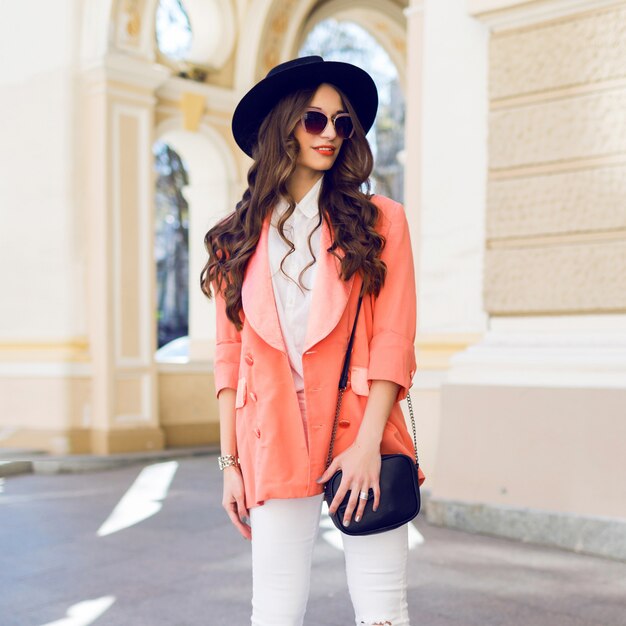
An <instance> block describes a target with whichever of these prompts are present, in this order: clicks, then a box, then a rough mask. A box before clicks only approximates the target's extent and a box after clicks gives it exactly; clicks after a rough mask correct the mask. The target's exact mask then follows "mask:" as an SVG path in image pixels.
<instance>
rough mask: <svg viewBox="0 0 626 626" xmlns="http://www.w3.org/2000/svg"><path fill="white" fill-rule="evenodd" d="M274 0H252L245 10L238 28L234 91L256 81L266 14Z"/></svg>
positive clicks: (243, 88)
mask: <svg viewBox="0 0 626 626" xmlns="http://www.w3.org/2000/svg"><path fill="white" fill-rule="evenodd" d="M275 1H276V0H254V2H251V3H250V5H249V7H248V9H247V10H246V12H245V19H244V20H243V21H242V23H241V27H240V29H239V39H238V40H237V59H236V61H235V81H234V83H235V91H236V92H237V93H238V94H243V93H244V92H245V91H246V90H247V89H249V88H250V87H251V86H252V85H253V83H254V82H255V81H256V79H257V76H256V69H257V65H258V57H259V52H260V50H261V49H262V47H263V46H262V40H263V36H264V34H265V29H266V22H267V16H268V15H269V13H270V11H271V10H272V7H273V5H274V3H275Z"/></svg>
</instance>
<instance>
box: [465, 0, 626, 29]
mask: <svg viewBox="0 0 626 626" xmlns="http://www.w3.org/2000/svg"><path fill="white" fill-rule="evenodd" d="M618 4H623V0H622V2H620V1H619V0H467V11H468V13H469V14H470V15H471V16H473V17H475V18H476V19H478V20H480V21H481V22H483V23H484V24H485V25H486V26H488V27H489V28H490V29H491V30H492V31H500V30H506V29H512V28H522V27H525V26H532V25H535V24H541V23H543V22H546V21H548V20H554V19H558V18H562V17H566V16H569V15H574V14H576V13H582V12H585V11H592V10H593V11H596V10H598V9H602V8H604V7H609V6H615V5H618Z"/></svg>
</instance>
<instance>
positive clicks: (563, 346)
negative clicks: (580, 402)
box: [445, 316, 626, 389]
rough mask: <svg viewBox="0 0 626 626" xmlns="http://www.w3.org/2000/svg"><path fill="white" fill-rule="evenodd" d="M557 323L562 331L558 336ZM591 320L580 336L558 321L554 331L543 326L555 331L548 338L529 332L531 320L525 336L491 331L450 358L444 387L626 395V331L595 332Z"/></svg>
mask: <svg viewBox="0 0 626 626" xmlns="http://www.w3.org/2000/svg"><path fill="white" fill-rule="evenodd" d="M621 318H622V320H623V319H624V317H623V316H621ZM544 319H547V318H544ZM595 319H596V320H599V319H600V316H597V317H596V318H595ZM559 320H560V321H561V330H560V331H559V330H556V328H557V327H558V321H559ZM591 320H592V318H591V317H590V318H589V320H588V321H589V324H582V325H581V326H582V329H580V330H578V329H576V328H575V322H574V321H572V320H569V321H570V322H571V323H568V320H567V318H566V317H562V316H561V317H558V318H555V319H553V320H552V322H554V323H553V324H552V325H549V324H547V322H546V323H544V326H546V328H547V327H550V326H552V327H553V330H552V332H546V329H545V328H544V329H541V330H540V329H539V328H537V329H535V330H533V329H532V325H530V323H531V322H532V320H531V319H530V318H527V319H526V321H527V322H529V329H528V330H527V331H523V330H521V328H520V329H518V330H517V332H516V331H512V330H502V329H501V330H490V331H488V332H487V333H486V334H485V337H484V338H483V340H482V341H481V342H479V343H478V344H475V345H472V346H470V347H469V348H468V349H467V350H465V351H463V352H460V353H457V354H455V355H453V356H452V357H451V359H450V365H451V367H450V369H449V371H448V374H447V377H446V380H445V382H446V384H454V385H494V386H500V385H503V386H514V387H520V386H522V387H561V388H563V387H565V388H571V387H579V388H607V389H608V388H612V389H626V331H623V330H622V331H621V332H619V331H618V330H617V329H616V328H612V327H613V326H617V324H614V325H611V324H609V325H608V326H609V327H610V328H612V330H611V331H606V332H602V331H600V330H593V325H592V323H591ZM583 321H584V320H583ZM614 321H615V320H614ZM521 324H522V322H521V321H520V325H521ZM585 326H587V328H585Z"/></svg>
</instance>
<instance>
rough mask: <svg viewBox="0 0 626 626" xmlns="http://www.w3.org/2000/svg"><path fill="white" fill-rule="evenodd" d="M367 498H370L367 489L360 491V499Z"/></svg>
mask: <svg viewBox="0 0 626 626" xmlns="http://www.w3.org/2000/svg"><path fill="white" fill-rule="evenodd" d="M367 498H368V495H367V491H360V492H359V500H367Z"/></svg>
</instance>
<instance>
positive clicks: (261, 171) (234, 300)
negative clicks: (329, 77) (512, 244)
mask: <svg viewBox="0 0 626 626" xmlns="http://www.w3.org/2000/svg"><path fill="white" fill-rule="evenodd" d="M333 87H334V88H335V89H337V92H338V93H339V95H340V96H341V98H342V100H343V106H344V109H345V110H346V111H348V112H349V113H350V115H351V116H352V120H353V123H354V127H355V131H354V134H353V135H352V137H351V138H350V139H347V140H344V141H343V143H342V145H341V148H340V150H339V154H338V155H337V158H336V159H335V162H334V163H333V166H332V168H331V169H329V170H328V171H326V172H325V173H324V180H323V181H322V187H321V190H320V196H319V208H320V219H319V222H318V226H319V225H320V224H321V220H322V219H324V220H326V222H327V224H328V225H329V227H331V228H330V230H331V232H332V233H333V244H332V245H331V247H330V248H328V250H327V251H328V252H330V253H331V254H333V255H334V256H336V257H337V258H338V259H340V261H341V270H340V277H341V279H342V280H349V279H350V278H351V277H352V275H353V274H354V273H355V272H358V273H359V274H360V275H361V277H362V279H363V288H364V293H370V294H373V295H374V296H377V295H378V293H379V292H380V289H381V287H382V286H383V284H384V281H385V276H386V273H387V267H386V265H385V263H384V262H383V261H382V260H381V259H380V253H381V252H382V249H383V247H384V245H385V239H384V237H383V236H382V235H380V234H379V233H378V232H377V231H376V229H375V226H376V224H377V223H378V219H379V211H378V208H377V207H376V205H375V204H374V203H373V202H372V201H371V194H370V184H369V177H370V174H371V172H372V168H373V164H374V159H373V156H372V151H371V149H370V146H369V143H368V141H367V139H366V137H365V132H364V130H363V127H362V126H361V124H360V122H359V119H358V117H357V115H356V113H355V111H354V108H353V107H352V105H351V104H350V102H349V100H348V99H347V98H346V96H345V94H344V93H342V91H341V90H340V89H338V88H337V87H335V86H334V85H333ZM316 90H317V86H316V87H312V88H307V89H300V90H298V91H295V92H293V93H290V94H289V95H287V96H285V97H284V98H282V99H281V100H280V101H279V102H278V104H276V106H274V108H273V109H272V110H271V112H270V113H269V114H268V115H267V116H266V117H265V119H264V120H263V123H262V124H261V126H260V128H259V132H258V139H257V141H256V145H255V146H254V148H253V154H252V158H253V161H254V162H253V163H252V165H251V166H250V169H249V170H248V188H247V189H246V190H245V192H244V194H243V197H242V198H241V200H240V201H239V202H238V203H237V206H236V208H235V210H234V211H233V212H232V213H231V214H229V215H228V216H227V217H225V218H224V219H223V220H221V221H220V222H219V223H217V224H216V225H215V226H213V227H212V228H211V229H210V230H209V231H208V232H207V234H206V235H205V237H204V245H205V248H206V250H207V252H208V254H209V259H208V261H207V263H206V265H205V266H204V268H203V269H202V272H201V274H200V285H201V288H202V291H203V292H204V294H205V295H206V296H207V297H208V298H210V297H211V296H212V292H211V283H213V284H214V286H215V289H216V290H217V291H218V292H219V293H221V294H222V296H223V298H224V300H225V304H226V315H227V317H228V319H229V320H231V321H232V323H233V324H234V325H235V326H236V328H237V329H238V330H241V328H242V322H241V319H240V312H241V308H242V305H241V286H242V283H243V277H244V273H245V270H246V266H247V264H248V261H249V260H250V257H251V256H252V254H253V252H254V250H255V248H256V246H257V244H258V241H259V237H260V235H261V229H262V225H263V222H264V221H265V219H266V217H267V216H268V215H271V213H272V211H273V209H274V206H275V205H276V203H277V202H278V201H280V200H281V199H284V200H285V201H286V202H287V204H288V208H287V209H286V211H285V212H284V214H283V215H282V216H281V218H280V220H279V222H278V224H277V228H278V232H279V233H280V236H281V238H282V239H283V240H284V241H285V242H286V243H287V244H288V246H289V248H290V250H289V252H288V253H287V255H286V256H285V258H287V256H289V254H291V253H292V252H293V251H294V249H295V248H294V245H293V242H291V241H290V240H289V239H288V238H287V237H286V236H285V233H284V230H283V226H284V224H285V222H286V220H287V218H288V217H289V216H290V215H291V214H292V213H293V211H294V210H295V206H296V203H295V201H294V199H293V197H292V196H291V195H290V193H289V192H288V190H287V181H288V180H289V177H290V176H291V175H292V174H293V172H294V171H295V169H296V159H297V157H298V150H299V146H298V141H297V140H296V138H295V136H294V130H295V128H296V125H297V124H298V123H299V122H300V118H301V116H302V113H303V112H304V110H305V108H306V107H307V106H308V104H309V103H310V101H311V99H312V97H313V95H314V94H315V91H316ZM286 130H287V131H288V132H285V131H286ZM309 250H311V254H313V255H314V253H313V250H312V249H311V236H309ZM340 252H341V253H342V254H340ZM285 258H283V260H282V261H281V270H282V265H283V262H284V261H285ZM314 262H315V257H314V260H313V261H311V263H310V264H309V265H307V267H306V268H304V269H303V270H302V272H301V273H300V277H299V283H300V278H301V277H302V274H303V273H304V271H305V270H306V269H307V268H308V267H309V266H310V265H312V264H313V263H314ZM300 285H301V283H300ZM301 286H302V285H301Z"/></svg>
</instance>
